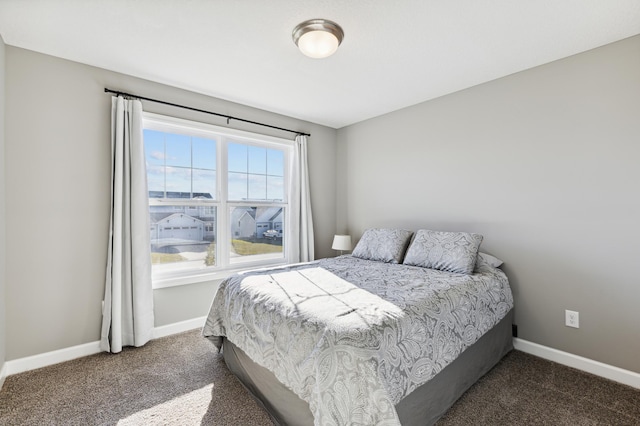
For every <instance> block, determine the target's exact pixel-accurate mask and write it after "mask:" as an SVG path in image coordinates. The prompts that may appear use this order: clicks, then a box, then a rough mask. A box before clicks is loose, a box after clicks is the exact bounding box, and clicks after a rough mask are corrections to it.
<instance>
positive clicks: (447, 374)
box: [223, 310, 513, 426]
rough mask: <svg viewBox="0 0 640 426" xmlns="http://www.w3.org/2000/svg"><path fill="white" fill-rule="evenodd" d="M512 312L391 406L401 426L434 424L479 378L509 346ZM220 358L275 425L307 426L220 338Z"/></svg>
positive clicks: (292, 401) (288, 399)
mask: <svg viewBox="0 0 640 426" xmlns="http://www.w3.org/2000/svg"><path fill="white" fill-rule="evenodd" d="M512 323H513V310H511V311H509V313H508V314H507V315H506V316H505V317H504V318H503V319H502V320H501V321H500V322H499V323H498V324H497V325H496V326H495V327H493V328H492V329H491V330H489V331H488V332H487V333H485V334H484V335H483V336H482V337H481V338H480V339H479V340H478V341H477V342H476V343H474V344H473V345H472V346H470V347H469V348H467V349H466V350H465V351H464V352H463V353H462V354H461V355H460V356H459V357H458V358H457V359H456V360H454V361H453V362H452V363H451V364H449V365H448V366H447V367H445V368H444V369H443V370H442V371H441V372H440V373H438V374H437V375H436V376H435V377H434V378H433V379H431V380H430V381H428V382H427V383H425V384H424V385H422V386H420V387H419V388H417V389H416V390H414V391H413V392H411V393H410V394H409V395H407V396H406V397H405V398H404V399H403V400H402V401H400V402H399V403H398V404H397V405H396V411H397V412H398V417H399V418H400V422H401V423H402V425H403V426H414V425H415V426H418V425H420V426H424V425H432V424H434V423H435V422H436V421H437V420H438V419H439V418H440V417H442V415H444V413H445V412H446V411H447V410H448V409H449V408H450V407H451V406H452V405H453V404H454V403H455V402H456V401H457V400H458V398H460V397H461V396H462V394H463V393H465V392H466V391H467V389H469V388H470V387H471V385H473V384H474V383H475V382H476V381H477V380H478V379H479V378H480V377H482V376H483V375H485V374H486V373H487V372H488V371H489V370H491V368H493V367H494V366H495V365H496V364H497V363H498V362H499V361H500V360H501V359H502V357H504V356H505V355H506V354H507V353H508V352H509V351H511V350H512V349H513V338H512V335H511V324H512ZM223 355H224V360H225V362H226V364H227V366H228V367H229V370H230V371H231V372H232V373H234V374H235V375H236V376H237V377H238V378H239V379H240V381H241V382H242V384H243V385H244V386H245V387H246V388H247V389H248V390H249V392H250V393H251V394H252V395H253V396H254V397H255V398H256V400H257V401H258V402H259V403H260V404H261V405H262V406H263V407H264V408H265V409H266V411H267V412H268V413H269V415H270V416H271V418H272V420H273V421H274V423H275V424H277V425H283V426H284V425H296V426H297V425H305V426H306V425H313V415H312V414H311V411H310V410H309V404H308V403H307V402H306V401H304V400H302V399H300V398H299V397H298V396H297V395H296V394H294V393H293V392H292V391H291V390H289V388H287V387H286V386H285V385H283V384H282V383H280V381H278V379H276V377H275V376H274V375H273V373H271V372H270V371H269V370H267V369H266V368H264V367H262V366H260V365H258V364H256V363H255V362H253V360H251V359H250V358H249V357H248V356H247V355H246V354H245V353H244V352H243V351H242V350H241V349H240V348H238V347H237V346H235V345H234V344H233V343H232V342H230V341H229V340H227V339H224V343H223Z"/></svg>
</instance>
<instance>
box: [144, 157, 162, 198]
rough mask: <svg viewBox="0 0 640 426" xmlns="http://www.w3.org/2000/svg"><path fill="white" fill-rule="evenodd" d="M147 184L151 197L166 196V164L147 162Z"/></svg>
mask: <svg viewBox="0 0 640 426" xmlns="http://www.w3.org/2000/svg"><path fill="white" fill-rule="evenodd" d="M147 186H148V189H149V197H150V198H164V166H157V165H153V164H147Z"/></svg>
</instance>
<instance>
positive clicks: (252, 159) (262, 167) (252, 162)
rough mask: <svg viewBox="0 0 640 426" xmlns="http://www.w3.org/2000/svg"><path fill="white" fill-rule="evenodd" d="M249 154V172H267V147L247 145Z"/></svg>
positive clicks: (262, 173)
mask: <svg viewBox="0 0 640 426" xmlns="http://www.w3.org/2000/svg"><path fill="white" fill-rule="evenodd" d="M247 149H248V151H249V152H248V154H249V170H248V171H249V173H255V174H261V175H264V174H266V173H267V149H266V148H260V147H257V146H249V147H247Z"/></svg>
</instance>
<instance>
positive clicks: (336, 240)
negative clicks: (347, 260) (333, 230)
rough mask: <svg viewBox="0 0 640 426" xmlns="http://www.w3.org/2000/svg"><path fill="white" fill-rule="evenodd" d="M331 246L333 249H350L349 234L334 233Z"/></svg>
mask: <svg viewBox="0 0 640 426" xmlns="http://www.w3.org/2000/svg"><path fill="white" fill-rule="evenodd" d="M331 248H332V249H334V250H351V235H335V236H334V237H333V245H332V246H331Z"/></svg>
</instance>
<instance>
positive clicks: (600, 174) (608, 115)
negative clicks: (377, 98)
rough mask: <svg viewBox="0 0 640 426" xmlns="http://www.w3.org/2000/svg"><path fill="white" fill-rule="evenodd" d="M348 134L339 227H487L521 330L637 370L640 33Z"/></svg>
mask: <svg viewBox="0 0 640 426" xmlns="http://www.w3.org/2000/svg"><path fill="white" fill-rule="evenodd" d="M338 145H339V154H340V156H342V158H343V159H342V160H341V161H343V163H344V165H343V170H342V175H341V176H342V178H341V179H340V181H343V182H345V183H346V187H344V188H341V187H339V192H338V197H337V199H338V206H337V211H338V218H337V226H338V228H339V230H341V231H348V232H350V233H351V234H352V235H354V236H355V237H356V238H358V237H359V236H360V235H361V234H362V232H363V230H364V229H366V228H368V227H405V228H408V229H419V228H430V229H436V230H452V231H457V230H460V231H474V232H479V233H482V234H484V237H485V239H484V242H483V243H482V249H483V250H485V251H487V252H489V253H492V254H494V255H496V256H498V257H500V258H502V259H503V260H504V261H505V262H506V264H505V267H504V270H505V272H506V273H507V275H508V276H509V278H510V281H511V284H512V287H513V291H514V295H515V306H516V310H515V312H516V315H515V319H516V320H515V322H516V323H517V325H518V329H519V337H521V338H523V339H525V340H528V341H531V342H535V343H539V344H542V345H545V346H549V347H551V348H556V349H559V350H562V351H567V352H570V353H573V354H576V355H580V356H584V357H587V358H591V359H594V360H597V361H601V362H604V363H607V364H610V365H614V366H618V367H621V368H624V369H628V370H631V371H635V372H640V356H639V354H640V309H638V302H639V301H640V261H638V256H639V254H640V220H639V218H640V191H639V186H638V185H639V183H640V162H639V161H640V160H639V159H640V36H636V37H633V38H630V39H627V40H623V41H621V42H618V43H614V44H611V45H608V46H604V47H601V48H598V49H595V50H592V51H589V52H586V53H583V54H580V55H576V56H573V57H570V58H567V59H563V60H560V61H557V62H553V63H550V64H547V65H544V66H540V67H537V68H534V69H531V70H528V71H524V72H521V73H518V74H515V75H511V76H508V77H506V78H502V79H499V80H496V81H493V82H490V83H486V84H483V85H480V86H476V87H473V88H470V89H468V90H464V91H461V92H458V93H455V94H452V95H449V96H445V97H442V98H439V99H436V100H433V101H430V102H426V103H422V104H419V105H416V106H413V107H410V108H406V109H403V110H400V111H396V112H393V113H390V114H387V115H384V116H381V117H378V118H375V119H372V120H369V121H365V122H362V123H359V124H356V125H353V126H349V127H346V128H343V129H340V130H339V131H338ZM341 228H344V229H341ZM565 309H570V310H575V311H579V312H580V328H579V329H573V328H568V327H565V325H564V311H565Z"/></svg>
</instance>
